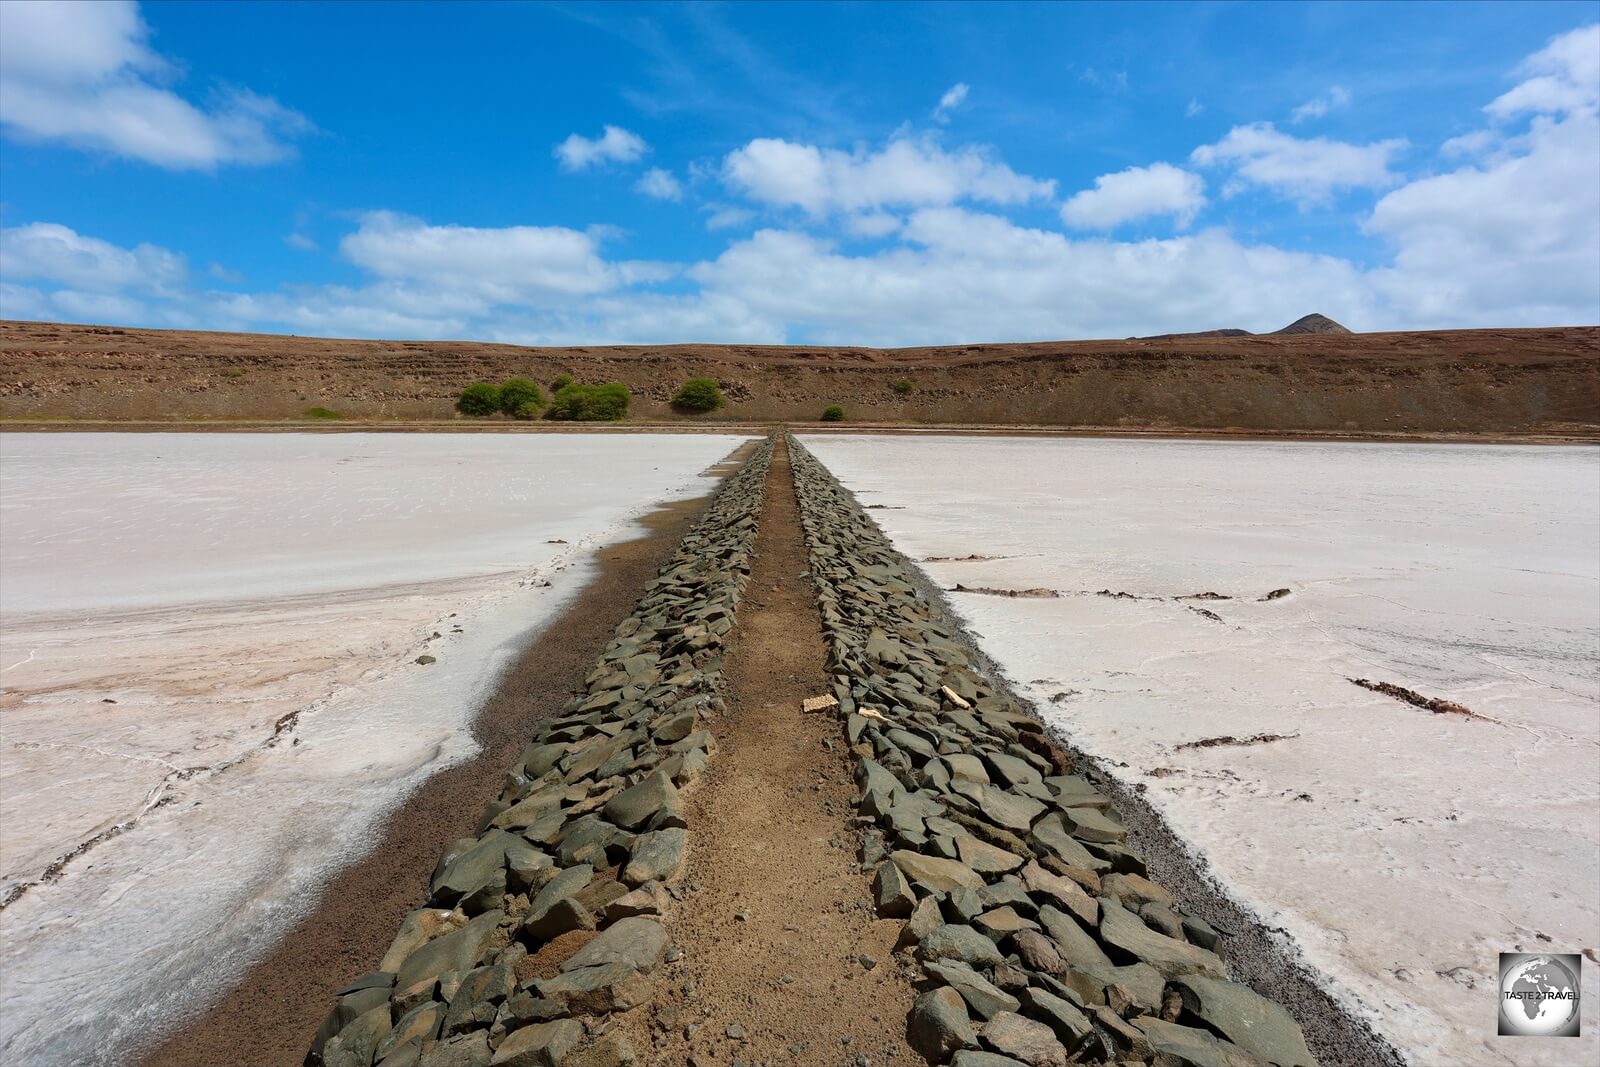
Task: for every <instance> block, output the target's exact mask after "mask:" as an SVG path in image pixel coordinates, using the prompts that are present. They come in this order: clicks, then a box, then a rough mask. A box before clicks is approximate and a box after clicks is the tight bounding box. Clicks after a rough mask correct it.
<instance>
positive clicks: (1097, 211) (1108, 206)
mask: <svg viewBox="0 0 1600 1067" xmlns="http://www.w3.org/2000/svg"><path fill="white" fill-rule="evenodd" d="M1205 202H1206V197H1205V182H1204V181H1203V180H1202V179H1201V177H1200V175H1198V174H1192V173H1190V172H1189V171H1186V170H1182V169H1180V168H1178V167H1174V166H1173V165H1172V164H1170V163H1152V164H1151V165H1150V166H1148V167H1129V168H1128V169H1127V170H1124V171H1118V172H1117V173H1116V174H1105V175H1101V176H1100V177H1098V178H1096V179H1095V180H1094V188H1093V189H1085V190H1083V191H1082V192H1080V193H1077V194H1075V195H1074V196H1073V197H1072V198H1071V199H1069V200H1068V201H1067V202H1066V203H1065V204H1062V205H1061V218H1062V221H1064V222H1066V223H1067V224H1068V225H1069V226H1076V227H1077V228H1078V229H1082V230H1109V229H1111V228H1113V227H1115V226H1118V225H1120V224H1121V223H1124V222H1129V221H1132V220H1133V219H1142V218H1149V217H1150V216H1153V215H1170V216H1171V217H1172V219H1173V221H1174V222H1176V223H1177V225H1178V226H1179V227H1180V228H1181V227H1186V226H1188V225H1189V223H1190V222H1192V221H1194V216H1195V213H1196V212H1198V211H1199V210H1200V209H1201V208H1202V207H1204V206H1205Z"/></svg>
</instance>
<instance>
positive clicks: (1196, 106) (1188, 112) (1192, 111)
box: [1183, 96, 1206, 119]
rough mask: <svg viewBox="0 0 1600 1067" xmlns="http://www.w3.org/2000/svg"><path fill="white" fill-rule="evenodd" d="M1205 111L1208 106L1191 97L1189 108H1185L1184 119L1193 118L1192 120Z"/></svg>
mask: <svg viewBox="0 0 1600 1067" xmlns="http://www.w3.org/2000/svg"><path fill="white" fill-rule="evenodd" d="M1205 109H1206V106H1205V105H1204V104H1202V103H1201V102H1200V101H1199V100H1198V99H1196V98H1195V97H1192V96H1191V97H1190V98H1189V104H1188V106H1187V107H1185V108H1184V109H1183V114H1184V117H1185V118H1191V119H1192V118H1194V117H1195V116H1196V115H1199V114H1200V113H1201V112H1202V111H1204V110H1205Z"/></svg>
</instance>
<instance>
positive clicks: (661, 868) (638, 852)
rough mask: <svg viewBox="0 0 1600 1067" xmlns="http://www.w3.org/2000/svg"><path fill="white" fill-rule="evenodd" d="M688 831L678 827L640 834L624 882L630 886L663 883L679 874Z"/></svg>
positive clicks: (630, 856) (635, 840) (634, 844)
mask: <svg viewBox="0 0 1600 1067" xmlns="http://www.w3.org/2000/svg"><path fill="white" fill-rule="evenodd" d="M687 841H688V831H686V830H683V829H681V828H678V827H671V828H669V829H666V830H656V831H653V832H651V833H647V834H640V835H639V836H638V837H637V838H635V839H634V842H633V849H632V851H631V852H630V853H629V854H628V865H627V866H626V867H624V868H623V869H622V880H623V881H624V882H626V883H627V884H628V885H630V886H641V885H644V884H645V883H646V882H662V881H666V880H667V879H669V878H671V877H672V876H673V875H675V874H677V873H678V868H679V867H681V866H682V865H683V849H684V845H685V843H686V842H687Z"/></svg>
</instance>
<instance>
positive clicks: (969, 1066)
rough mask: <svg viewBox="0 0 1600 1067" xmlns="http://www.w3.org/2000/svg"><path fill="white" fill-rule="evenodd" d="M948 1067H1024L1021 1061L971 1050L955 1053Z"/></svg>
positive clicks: (994, 1053) (997, 1054) (996, 1053)
mask: <svg viewBox="0 0 1600 1067" xmlns="http://www.w3.org/2000/svg"><path fill="white" fill-rule="evenodd" d="M950 1067H1026V1065H1025V1064H1024V1063H1023V1062H1022V1061H1021V1060H1014V1059H1012V1058H1011V1057H1010V1056H1002V1055H1000V1054H999V1053H998V1052H977V1051H973V1050H971V1049H969V1050H966V1051H964V1052H958V1053H956V1058H955V1059H953V1060H951V1061H950Z"/></svg>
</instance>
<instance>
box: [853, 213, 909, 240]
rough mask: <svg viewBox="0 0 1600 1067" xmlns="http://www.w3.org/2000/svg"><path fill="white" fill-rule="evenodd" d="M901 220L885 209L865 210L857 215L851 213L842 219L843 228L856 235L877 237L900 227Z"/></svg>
mask: <svg viewBox="0 0 1600 1067" xmlns="http://www.w3.org/2000/svg"><path fill="white" fill-rule="evenodd" d="M900 226H901V222H900V218H899V216H897V215H891V214H889V212H887V211H866V212H862V213H861V214H859V215H851V216H849V217H848V218H846V219H845V220H844V228H845V229H846V230H848V231H849V232H850V233H852V234H854V235H855V236H857V237H866V238H877V237H887V236H889V235H890V234H891V233H894V232H895V231H896V230H898V229H900Z"/></svg>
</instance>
